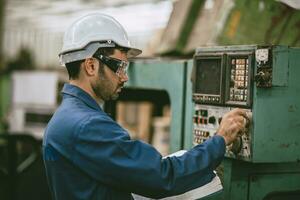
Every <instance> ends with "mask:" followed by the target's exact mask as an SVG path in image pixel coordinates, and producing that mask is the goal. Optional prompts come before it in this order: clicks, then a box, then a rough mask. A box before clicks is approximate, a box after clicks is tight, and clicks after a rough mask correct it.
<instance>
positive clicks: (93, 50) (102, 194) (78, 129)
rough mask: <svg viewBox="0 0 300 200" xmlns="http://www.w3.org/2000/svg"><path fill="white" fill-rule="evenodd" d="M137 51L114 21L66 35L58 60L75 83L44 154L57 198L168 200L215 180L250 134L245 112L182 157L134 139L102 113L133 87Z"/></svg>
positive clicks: (81, 26) (94, 18) (90, 22)
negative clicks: (235, 145) (130, 72)
mask: <svg viewBox="0 0 300 200" xmlns="http://www.w3.org/2000/svg"><path fill="white" fill-rule="evenodd" d="M140 53H141V50H139V49H136V48H133V47H132V46H131V44H130V42H129V40H128V37H127V34H126V32H125V30H124V29H123V27H122V26H121V25H120V24H119V23H118V22H117V21H116V20H115V19H114V18H112V17H110V16H107V15H103V14H98V13H96V14H90V15H87V16H84V17H82V18H80V19H78V20H77V21H75V22H74V23H73V24H72V25H71V26H70V27H69V28H68V29H67V31H66V33H65V36H64V43H63V48H62V51H61V53H60V55H59V57H60V61H61V63H62V65H64V66H66V68H67V70H68V74H69V78H70V82H69V83H68V84H65V85H64V88H63V90H62V95H63V100H62V103H61V105H60V106H59V108H58V109H57V111H56V112H55V114H54V115H53V117H52V119H51V120H50V122H49V124H48V126H47V128H46V131H45V135H44V141H43V154H44V163H45V168H46V174H47V179H48V183H49V187H50V191H51V193H52V195H53V198H54V199H56V200H68V199H72V200H75V199H86V200H87V199H89V200H94V199H95V200H96V199H97V200H98V199H116V200H126V199H132V198H133V197H132V195H131V194H132V193H135V194H139V195H142V196H146V197H151V198H163V197H168V196H173V195H177V194H181V193H184V192H186V191H189V190H191V189H194V188H197V187H199V186H202V185H204V184H206V183H208V182H209V181H211V180H212V179H213V178H214V176H215V174H214V173H213V170H214V169H215V168H216V167H217V166H218V165H219V164H220V162H221V161H222V159H223V157H224V153H225V146H226V145H228V144H230V143H232V142H233V140H234V139H235V138H236V137H237V135H238V132H239V131H240V130H241V129H243V128H244V119H245V117H246V114H245V112H244V111H243V110H241V109H235V110H233V111H231V112H229V113H227V114H226V115H225V116H224V117H223V120H222V123H221V125H220V127H219V129H218V132H217V133H216V135H215V136H214V137H212V138H211V139H208V140H207V141H206V142H204V143H203V144H200V145H197V146H195V147H194V148H192V149H191V150H189V151H187V152H186V153H185V154H183V155H182V156H179V157H175V156H174V157H168V158H164V159H163V158H162V156H161V154H160V153H159V152H157V151H156V150H155V149H154V148H153V147H152V146H151V145H148V144H146V143H143V142H141V141H138V140H131V139H130V136H129V134H128V132H127V131H126V130H125V129H123V128H122V127H121V126H120V125H119V124H118V123H116V122H115V121H114V120H113V119H111V118H110V116H108V115H107V114H106V113H105V112H104V111H103V110H102V108H101V105H102V104H103V103H104V101H107V100H110V99H116V98H117V97H118V94H119V92H120V91H121V89H122V87H123V86H124V83H125V82H126V81H127V80H128V76H127V74H126V69H127V66H128V60H127V58H129V57H134V56H137V55H138V54H140Z"/></svg>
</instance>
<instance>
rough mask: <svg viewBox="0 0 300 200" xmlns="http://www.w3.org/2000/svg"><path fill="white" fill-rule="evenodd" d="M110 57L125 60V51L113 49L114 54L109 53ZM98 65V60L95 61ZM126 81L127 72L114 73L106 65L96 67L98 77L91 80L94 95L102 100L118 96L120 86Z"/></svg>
mask: <svg viewBox="0 0 300 200" xmlns="http://www.w3.org/2000/svg"><path fill="white" fill-rule="evenodd" d="M109 57H111V58H116V59H119V60H123V61H127V54H126V52H122V51H120V50H118V49H115V51H114V54H113V55H110V56H109ZM97 64H98V65H99V62H97ZM127 81H128V76H127V74H124V73H120V74H118V75H117V74H116V73H115V72H113V71H112V70H111V69H109V68H108V67H107V66H106V65H103V66H99V67H98V77H96V79H95V80H94V81H93V82H92V84H91V85H92V89H93V91H94V93H95V94H96V96H97V97H98V98H99V99H101V100H103V101H107V100H115V99H117V98H118V97H119V93H120V92H121V89H122V87H123V86H124V84H125V82H127Z"/></svg>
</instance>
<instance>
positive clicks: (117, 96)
mask: <svg viewBox="0 0 300 200" xmlns="http://www.w3.org/2000/svg"><path fill="white" fill-rule="evenodd" d="M118 98H119V94H113V95H112V96H111V100H117V99H118Z"/></svg>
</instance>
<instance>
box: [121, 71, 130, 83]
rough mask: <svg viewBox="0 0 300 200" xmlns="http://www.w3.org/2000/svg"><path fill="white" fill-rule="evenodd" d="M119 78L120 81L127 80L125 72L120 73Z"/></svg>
mask: <svg viewBox="0 0 300 200" xmlns="http://www.w3.org/2000/svg"><path fill="white" fill-rule="evenodd" d="M120 80H121V81H122V82H127V81H128V80H129V78H128V74H127V73H120Z"/></svg>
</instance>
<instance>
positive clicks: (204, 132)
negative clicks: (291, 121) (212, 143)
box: [194, 129, 209, 137]
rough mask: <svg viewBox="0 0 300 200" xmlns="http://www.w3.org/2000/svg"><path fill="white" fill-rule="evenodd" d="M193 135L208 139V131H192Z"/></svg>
mask: <svg viewBox="0 0 300 200" xmlns="http://www.w3.org/2000/svg"><path fill="white" fill-rule="evenodd" d="M194 135H195V136H204V137H208V136H209V131H201V130H197V129H195V130H194Z"/></svg>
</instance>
